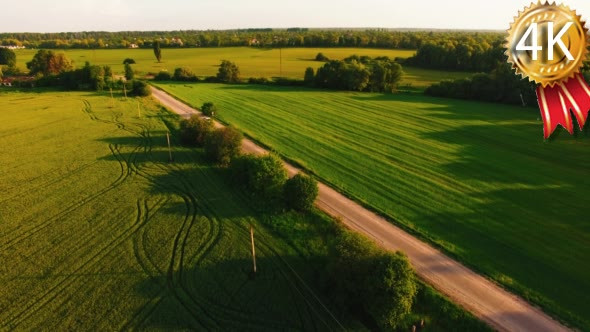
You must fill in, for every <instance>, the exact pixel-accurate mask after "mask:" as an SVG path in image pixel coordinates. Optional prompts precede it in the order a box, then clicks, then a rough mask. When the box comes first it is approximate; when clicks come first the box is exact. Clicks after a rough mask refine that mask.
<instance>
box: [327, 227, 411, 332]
mask: <svg viewBox="0 0 590 332" xmlns="http://www.w3.org/2000/svg"><path fill="white" fill-rule="evenodd" d="M330 250H331V251H332V252H331V257H333V258H332V261H331V263H330V265H328V273H329V276H330V281H331V283H330V292H331V293H332V296H333V297H334V300H335V302H336V304H338V305H340V306H342V307H343V308H346V310H351V312H353V313H355V314H358V313H359V312H360V314H361V316H362V315H365V316H370V317H372V318H373V320H374V321H375V323H376V324H377V325H378V326H379V327H380V328H381V329H383V330H392V329H395V328H396V327H397V325H398V324H399V323H400V321H401V320H402V319H403V318H404V316H405V315H406V314H407V313H409V312H410V309H411V307H412V303H413V301H414V298H415V296H416V293H417V285H416V277H415V275H414V272H413V270H412V267H411V265H410V263H409V261H408V258H407V257H406V256H405V255H404V254H402V253H400V252H396V253H390V252H385V251H383V250H381V249H379V248H377V247H376V246H375V244H374V243H372V242H371V241H369V240H368V239H367V238H365V237H363V236H362V235H359V234H356V233H353V232H350V231H343V233H342V234H341V235H340V236H338V237H337V238H336V241H335V243H334V245H332V246H331V248H330Z"/></svg>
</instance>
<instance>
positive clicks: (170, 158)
mask: <svg viewBox="0 0 590 332" xmlns="http://www.w3.org/2000/svg"><path fill="white" fill-rule="evenodd" d="M166 140H167V141H168V161H169V162H172V148H171V147H170V133H169V132H166Z"/></svg>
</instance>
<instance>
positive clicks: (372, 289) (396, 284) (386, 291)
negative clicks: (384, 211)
mask: <svg viewBox="0 0 590 332" xmlns="http://www.w3.org/2000/svg"><path fill="white" fill-rule="evenodd" d="M372 265H373V266H372V273H370V274H369V275H367V279H366V288H365V292H366V293H365V294H366V295H365V296H366V300H365V304H364V305H365V308H366V310H367V312H369V313H370V314H371V315H372V316H373V317H374V318H375V320H376V322H377V324H378V325H379V326H380V327H381V328H382V329H384V330H391V329H395V328H396V327H397V326H398V324H399V323H400V322H401V321H402V320H403V319H404V317H405V316H406V315H407V314H409V313H410V311H411V309H412V304H413V302H414V298H415V296H416V293H417V292H418V288H417V285H416V278H415V275H414V271H413V269H412V266H411V265H410V262H409V260H408V258H407V257H406V255H404V254H403V253H401V252H399V251H398V252H395V253H392V252H383V253H381V254H379V255H377V257H375V258H374V259H373V263H372Z"/></svg>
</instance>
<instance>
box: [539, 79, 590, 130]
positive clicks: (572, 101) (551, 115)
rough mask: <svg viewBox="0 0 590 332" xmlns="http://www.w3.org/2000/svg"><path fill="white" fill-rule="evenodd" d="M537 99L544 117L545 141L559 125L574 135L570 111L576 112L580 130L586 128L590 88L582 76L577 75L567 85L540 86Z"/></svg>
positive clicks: (560, 83)
mask: <svg viewBox="0 0 590 332" xmlns="http://www.w3.org/2000/svg"><path fill="white" fill-rule="evenodd" d="M537 99H538V100H539V107H540V108H541V116H542V117H543V124H544V126H543V133H544V135H545V139H547V138H549V136H550V135H551V134H552V133H553V131H554V130H555V129H556V128H557V125H562V126H563V127H564V128H565V129H567V131H569V133H570V134H573V133H574V124H573V121H572V116H571V113H570V110H571V111H573V112H574V115H575V116H576V119H577V120H578V125H579V127H580V129H582V128H584V124H586V120H587V118H588V111H590V86H588V83H586V81H585V80H584V77H582V75H581V74H576V76H575V77H574V78H570V79H569V80H568V81H567V82H565V83H564V82H559V83H556V84H555V85H554V86H553V87H545V88H544V87H542V86H541V85H539V86H538V87H537Z"/></svg>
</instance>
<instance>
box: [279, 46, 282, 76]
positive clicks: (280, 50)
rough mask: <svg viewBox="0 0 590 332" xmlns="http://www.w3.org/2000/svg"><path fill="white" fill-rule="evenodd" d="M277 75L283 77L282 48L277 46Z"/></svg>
mask: <svg viewBox="0 0 590 332" xmlns="http://www.w3.org/2000/svg"><path fill="white" fill-rule="evenodd" d="M279 77H283V49H282V48H279Z"/></svg>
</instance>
